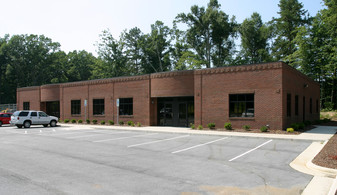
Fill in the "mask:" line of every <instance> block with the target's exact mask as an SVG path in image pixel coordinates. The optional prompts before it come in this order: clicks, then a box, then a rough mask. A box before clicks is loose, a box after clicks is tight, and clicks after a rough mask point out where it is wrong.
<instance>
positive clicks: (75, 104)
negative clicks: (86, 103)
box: [70, 99, 82, 115]
mask: <svg viewBox="0 0 337 195" xmlns="http://www.w3.org/2000/svg"><path fill="white" fill-rule="evenodd" d="M81 103H82V102H81V100H80V99H79V100H75V99H74V100H70V113H71V115H81ZM76 111H77V112H76Z"/></svg>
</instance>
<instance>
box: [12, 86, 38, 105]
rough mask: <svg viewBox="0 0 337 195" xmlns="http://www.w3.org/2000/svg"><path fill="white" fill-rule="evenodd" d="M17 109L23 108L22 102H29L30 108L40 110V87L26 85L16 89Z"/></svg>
mask: <svg viewBox="0 0 337 195" xmlns="http://www.w3.org/2000/svg"><path fill="white" fill-rule="evenodd" d="M16 101H17V110H22V109H23V102H29V104H30V109H31V110H41V104H40V87H27V88H20V89H18V90H17V100H16Z"/></svg>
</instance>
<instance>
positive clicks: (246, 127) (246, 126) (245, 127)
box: [242, 125, 250, 131]
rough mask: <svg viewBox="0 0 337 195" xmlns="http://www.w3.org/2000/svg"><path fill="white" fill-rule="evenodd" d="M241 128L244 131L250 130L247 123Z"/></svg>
mask: <svg viewBox="0 0 337 195" xmlns="http://www.w3.org/2000/svg"><path fill="white" fill-rule="evenodd" d="M242 128H243V129H244V130H246V131H249V130H250V126H249V125H243V126H242Z"/></svg>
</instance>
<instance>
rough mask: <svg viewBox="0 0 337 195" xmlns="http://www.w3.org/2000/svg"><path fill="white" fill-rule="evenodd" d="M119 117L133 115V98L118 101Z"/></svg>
mask: <svg viewBox="0 0 337 195" xmlns="http://www.w3.org/2000/svg"><path fill="white" fill-rule="evenodd" d="M119 115H133V98H120V99H119Z"/></svg>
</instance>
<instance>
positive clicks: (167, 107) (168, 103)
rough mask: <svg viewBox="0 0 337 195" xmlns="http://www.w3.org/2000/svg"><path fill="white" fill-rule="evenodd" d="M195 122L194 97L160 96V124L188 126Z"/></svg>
mask: <svg viewBox="0 0 337 195" xmlns="http://www.w3.org/2000/svg"><path fill="white" fill-rule="evenodd" d="M190 123H194V98H193V97H175V98H158V125H161V126H174V127H188V126H189V124H190Z"/></svg>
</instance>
